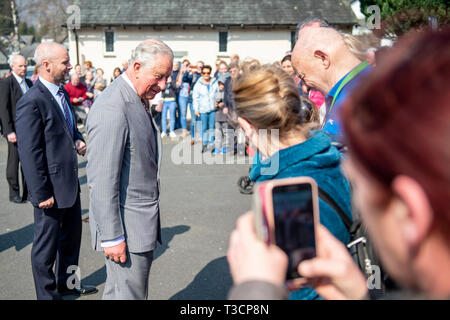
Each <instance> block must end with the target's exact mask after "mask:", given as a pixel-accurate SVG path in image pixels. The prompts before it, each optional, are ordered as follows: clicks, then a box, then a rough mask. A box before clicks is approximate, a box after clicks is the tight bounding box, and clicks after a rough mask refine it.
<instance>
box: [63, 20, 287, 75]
mask: <svg viewBox="0 0 450 320" xmlns="http://www.w3.org/2000/svg"><path fill="white" fill-rule="evenodd" d="M112 29H113V30H114V31H115V42H114V53H113V54H110V53H108V54H107V53H105V40H104V30H105V28H103V27H97V28H96V29H94V28H83V29H81V30H77V33H78V48H79V62H80V64H81V65H82V64H83V62H84V61H86V60H90V61H92V63H93V65H94V67H101V68H102V69H103V70H104V71H105V78H106V79H107V80H108V81H109V79H110V78H111V76H112V72H113V70H114V68H115V67H120V68H121V63H122V61H123V60H128V59H129V58H130V56H131V51H132V50H133V49H134V48H135V47H136V46H137V45H138V44H139V43H140V42H141V41H143V40H145V39H147V38H158V39H161V40H162V41H164V42H165V43H166V44H167V45H168V46H169V47H170V48H172V50H173V51H174V53H175V55H176V59H177V60H181V57H186V58H188V59H189V60H190V61H191V63H195V62H196V61H198V60H203V61H204V62H205V63H206V64H210V65H211V66H213V70H214V69H215V67H214V62H215V60H216V59H217V58H218V57H221V58H224V60H226V61H228V59H227V58H228V57H229V55H230V54H232V53H237V54H239V56H240V57H241V60H243V59H245V58H246V57H251V58H256V59H258V60H260V61H261V62H262V63H272V62H274V61H279V60H281V59H282V58H283V56H284V54H285V53H286V51H289V50H290V49H291V42H290V30H288V29H287V28H286V29H285V30H276V29H275V30H273V29H269V30H264V29H260V30H257V29H256V28H253V29H247V28H246V29H231V30H228V46H227V52H219V30H217V29H211V28H200V29H199V28H189V29H188V28H186V29H181V28H176V29H173V28H171V29H168V28H161V30H155V29H154V28H152V27H142V28H141V30H139V29H138V28H137V27H126V28H125V29H123V28H112ZM69 43H70V45H69V54H70V60H71V63H72V64H73V65H75V64H76V61H77V58H76V47H75V37H74V34H73V33H72V32H70V34H69Z"/></svg>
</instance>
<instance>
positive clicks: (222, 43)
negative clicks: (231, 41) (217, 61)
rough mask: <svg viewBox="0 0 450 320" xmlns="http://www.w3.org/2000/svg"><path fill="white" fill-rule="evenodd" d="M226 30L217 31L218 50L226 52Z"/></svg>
mask: <svg viewBox="0 0 450 320" xmlns="http://www.w3.org/2000/svg"><path fill="white" fill-rule="evenodd" d="M227 42H228V31H221V32H219V52H227Z"/></svg>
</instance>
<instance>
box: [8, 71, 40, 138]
mask: <svg viewBox="0 0 450 320" xmlns="http://www.w3.org/2000/svg"><path fill="white" fill-rule="evenodd" d="M25 82H26V83H27V85H28V87H29V88H31V87H32V86H33V82H31V80H28V79H25ZM22 95H23V93H22V89H21V88H20V85H19V83H18V82H17V80H16V78H15V77H14V76H13V75H11V76H9V77H8V78H6V79H3V80H2V81H0V118H1V123H2V129H3V132H2V134H3V135H4V136H5V137H6V136H7V135H8V134H10V133H11V132H16V129H15V125H14V119H16V104H17V101H19V99H20V98H21V97H22Z"/></svg>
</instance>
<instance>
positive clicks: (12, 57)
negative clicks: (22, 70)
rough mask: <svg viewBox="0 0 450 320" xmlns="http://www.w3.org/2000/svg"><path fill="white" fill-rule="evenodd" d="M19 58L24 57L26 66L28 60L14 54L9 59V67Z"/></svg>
mask: <svg viewBox="0 0 450 320" xmlns="http://www.w3.org/2000/svg"><path fill="white" fill-rule="evenodd" d="M19 57H22V58H23V59H24V60H25V64H26V60H27V59H25V57H24V56H22V55H20V54H14V55H12V56H11V57H10V58H9V65H13V64H14V62H15V60H16V59H17V58H19Z"/></svg>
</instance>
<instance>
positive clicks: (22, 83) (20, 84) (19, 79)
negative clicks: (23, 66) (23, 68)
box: [12, 72, 30, 94]
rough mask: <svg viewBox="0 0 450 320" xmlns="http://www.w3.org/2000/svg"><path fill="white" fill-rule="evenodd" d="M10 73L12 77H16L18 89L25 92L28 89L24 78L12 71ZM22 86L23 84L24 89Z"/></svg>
mask: <svg viewBox="0 0 450 320" xmlns="http://www.w3.org/2000/svg"><path fill="white" fill-rule="evenodd" d="M12 74H13V76H14V78H16V80H17V82H18V83H19V86H20V89H22V93H23V94H25V93H26V92H27V91H28V90H29V89H30V88H29V87H28V85H27V82H26V81H25V78H22V77H20V76H18V75H17V74H15V73H14V72H12ZM24 86H25V90H24Z"/></svg>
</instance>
